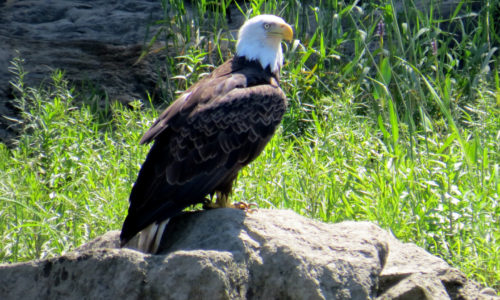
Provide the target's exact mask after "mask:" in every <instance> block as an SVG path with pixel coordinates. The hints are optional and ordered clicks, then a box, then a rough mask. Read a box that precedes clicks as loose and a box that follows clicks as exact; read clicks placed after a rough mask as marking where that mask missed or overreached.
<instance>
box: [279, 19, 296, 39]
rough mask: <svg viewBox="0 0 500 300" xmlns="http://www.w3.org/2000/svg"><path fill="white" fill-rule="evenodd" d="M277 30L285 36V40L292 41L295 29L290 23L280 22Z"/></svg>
mask: <svg viewBox="0 0 500 300" xmlns="http://www.w3.org/2000/svg"><path fill="white" fill-rule="evenodd" d="M277 27H278V28H277V30H278V31H279V33H280V34H281V36H282V37H283V39H284V40H285V41H288V42H291V41H292V39H293V29H292V27H290V25H288V24H286V23H284V24H278V26H277Z"/></svg>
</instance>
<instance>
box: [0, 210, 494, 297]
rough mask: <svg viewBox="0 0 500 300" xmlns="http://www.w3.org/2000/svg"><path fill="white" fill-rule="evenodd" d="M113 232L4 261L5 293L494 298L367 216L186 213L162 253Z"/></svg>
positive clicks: (1, 284) (0, 291)
mask: <svg viewBox="0 0 500 300" xmlns="http://www.w3.org/2000/svg"><path fill="white" fill-rule="evenodd" d="M118 236H119V232H118V231H112V232H109V233H107V234H106V235H104V236H102V237H100V238H97V239H96V240H94V241H91V242H89V243H88V244H86V245H84V246H82V247H80V248H78V249H76V250H75V251H73V252H71V253H68V254H65V255H63V256H60V257H56V258H51V259H45V260H39V261H32V262H27V263H18V264H4V265H0V299H63V298H64V299H156V298H158V299H159V298H161V299H374V298H377V297H378V298H379V299H477V298H485V299H487V298H488V297H489V298H491V299H493V298H494V297H495V296H494V291H492V290H484V291H483V292H480V289H479V286H478V285H477V284H475V283H474V282H472V281H470V280H467V279H466V278H465V276H464V275H463V274H462V273H460V272H459V271H458V270H456V269H454V268H451V267H450V266H449V265H447V264H446V263H445V262H444V261H443V260H441V259H440V258H437V257H434V256H432V255H430V254H429V253H427V252H426V251H424V250H423V249H421V248H419V247H417V246H415V245H414V244H408V243H406V244H405V243H401V242H399V241H398V240H397V239H395V238H394V237H393V236H392V235H391V234H389V233H388V232H386V231H384V230H382V229H381V228H379V227H377V226H376V225H374V224H372V223H368V222H342V223H338V224H324V223H320V222H318V221H314V220H310V219H307V218H305V217H302V216H299V215H297V214H296V213H294V212H291V211H281V210H258V211H256V212H253V213H247V214H245V213H244V212H242V211H239V210H234V209H216V210H210V211H203V212H194V213H186V214H183V215H181V216H179V217H176V218H174V219H173V220H172V221H171V222H170V223H169V228H168V229H167V231H166V234H165V236H164V239H163V241H162V249H163V250H162V252H161V254H158V255H150V254H143V253H140V252H137V251H134V250H129V249H120V248H119V247H118Z"/></svg>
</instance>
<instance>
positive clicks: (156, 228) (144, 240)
mask: <svg viewBox="0 0 500 300" xmlns="http://www.w3.org/2000/svg"><path fill="white" fill-rule="evenodd" d="M169 221H170V219H166V220H164V221H162V222H161V223H156V222H155V223H152V224H150V225H149V226H148V227H146V228H144V229H143V230H141V231H140V232H139V233H137V234H136V235H135V236H134V237H133V238H132V239H131V240H130V241H129V242H128V243H127V244H125V247H127V248H131V249H135V250H139V251H141V252H145V253H153V254H154V253H156V252H158V249H159V248H160V242H161V238H162V236H163V232H164V231H165V228H166V227H167V224H168V222H169Z"/></svg>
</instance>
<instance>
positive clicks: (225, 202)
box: [203, 192, 234, 209]
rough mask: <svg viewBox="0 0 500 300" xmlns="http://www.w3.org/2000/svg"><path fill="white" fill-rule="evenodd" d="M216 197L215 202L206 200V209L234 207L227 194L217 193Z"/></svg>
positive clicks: (204, 204)
mask: <svg viewBox="0 0 500 300" xmlns="http://www.w3.org/2000/svg"><path fill="white" fill-rule="evenodd" d="M215 196H216V200H215V202H212V201H211V199H205V202H203V208H204V209H214V208H226V207H231V208H233V207H234V206H233V205H232V204H231V203H229V197H228V195H227V194H222V193H221V192H215Z"/></svg>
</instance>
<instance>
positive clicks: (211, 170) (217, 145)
mask: <svg viewBox="0 0 500 300" xmlns="http://www.w3.org/2000/svg"><path fill="white" fill-rule="evenodd" d="M292 37H293V31H292V28H291V27H290V25H288V24H287V23H286V22H285V21H283V19H282V18H280V17H277V16H273V15H259V16H257V17H254V18H251V19H249V20H247V21H246V22H245V23H244V24H243V26H242V27H241V28H240V30H239V32H238V41H237V44H236V55H235V56H234V57H233V58H232V59H229V60H228V61H226V62H225V63H224V64H222V65H221V66H219V67H218V68H216V69H215V70H214V71H213V72H212V73H211V74H209V75H207V76H206V77H204V78H203V79H202V80H200V81H199V82H197V83H196V84H195V85H193V86H191V87H190V88H189V89H188V90H186V91H185V92H184V93H183V94H182V95H181V96H180V97H179V98H178V99H177V100H176V101H174V102H173V103H172V104H171V105H170V106H169V107H168V108H167V109H166V110H165V111H164V112H163V113H162V114H161V115H160V116H159V118H158V119H157V120H156V121H155V122H154V123H153V125H152V127H151V128H150V129H149V130H148V131H147V132H146V133H145V134H144V136H143V137H142V139H141V141H140V143H141V144H145V143H149V142H154V143H153V146H152V147H151V150H150V151H149V154H148V155H147V158H146V160H145V162H144V163H143V165H142V167H141V170H140V171H139V175H138V177H137V181H136V182H135V184H134V186H133V188H132V192H131V194H130V199H129V202H130V206H129V209H128V215H127V217H126V219H125V221H124V223H123V228H122V231H121V235H120V241H121V246H122V247H124V246H125V247H129V248H134V249H137V250H140V251H143V252H150V253H156V252H157V251H158V247H159V244H160V240H161V238H162V235H163V231H164V230H165V226H166V225H167V224H168V221H169V219H170V218H171V217H173V216H175V215H176V214H178V213H179V212H181V211H182V210H184V209H185V208H186V207H188V206H191V205H195V204H198V203H205V204H207V203H206V202H207V201H210V200H208V199H207V196H210V199H211V197H212V196H213V195H216V198H217V199H216V202H215V203H210V204H208V205H207V206H209V207H231V206H232V205H231V204H230V203H229V202H228V195H229V194H230V192H231V190H232V186H233V181H234V180H235V179H236V177H237V175H238V172H239V171H240V170H241V168H242V167H244V166H245V165H247V164H248V163H250V162H251V161H253V160H254V159H255V158H256V157H257V156H258V155H259V154H260V153H261V152H262V150H263V149H264V146H265V145H266V144H267V143H268V142H269V140H270V139H271V137H272V135H273V134H274V132H275V130H276V127H277V126H278V125H279V123H280V122H281V119H282V117H283V114H284V113H285V109H286V97H285V94H284V93H283V91H282V90H281V88H280V86H279V72H280V68H281V66H282V65H283V53H282V50H281V41H282V40H289V41H290V40H291V39H292Z"/></svg>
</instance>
